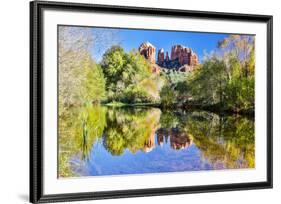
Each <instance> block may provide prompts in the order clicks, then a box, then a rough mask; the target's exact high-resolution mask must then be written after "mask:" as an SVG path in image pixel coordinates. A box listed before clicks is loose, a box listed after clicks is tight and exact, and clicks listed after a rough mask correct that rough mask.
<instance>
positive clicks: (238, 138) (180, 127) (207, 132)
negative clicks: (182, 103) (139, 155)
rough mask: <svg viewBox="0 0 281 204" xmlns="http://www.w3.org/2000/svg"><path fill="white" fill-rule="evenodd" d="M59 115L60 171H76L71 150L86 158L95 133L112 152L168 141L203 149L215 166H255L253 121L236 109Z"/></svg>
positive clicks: (149, 148) (204, 157) (118, 110)
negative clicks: (220, 112) (223, 112)
mask: <svg viewBox="0 0 281 204" xmlns="http://www.w3.org/2000/svg"><path fill="white" fill-rule="evenodd" d="M68 113H69V115H66V116H64V118H62V117H60V123H59V140H60V141H59V144H60V146H59V159H60V160H59V174H60V176H69V175H72V173H71V171H70V170H69V167H68V162H69V158H70V156H71V155H77V153H78V155H81V159H87V158H88V156H89V153H90V152H91V150H92V148H93V144H94V143H95V141H97V139H99V138H102V141H103V146H104V147H105V148H106V150H107V151H108V152H110V153H111V154H112V155H122V154H123V153H124V151H125V150H126V149H127V150H129V151H130V152H131V153H136V152H137V151H143V152H150V151H152V150H153V149H154V148H155V147H157V146H163V145H164V144H169V146H170V147H171V148H172V149H174V150H181V149H186V148H188V147H190V146H191V145H192V144H195V146H196V147H197V148H198V149H199V151H200V154H201V159H202V160H206V161H207V162H208V163H210V164H211V165H212V167H213V168H214V169H222V168H253V167H254V166H255V135H254V121H252V120H251V119H248V118H246V117H242V116H238V115H230V116H228V115H226V116H219V115H216V114H214V113H210V112H206V111H193V112H186V113H184V112H181V111H180V110H177V112H172V111H167V110H162V111H161V110H160V109H157V108H146V109H145V108H115V109H114V108H106V107H100V106H97V107H91V106H89V107H84V108H73V109H72V110H71V111H68Z"/></svg>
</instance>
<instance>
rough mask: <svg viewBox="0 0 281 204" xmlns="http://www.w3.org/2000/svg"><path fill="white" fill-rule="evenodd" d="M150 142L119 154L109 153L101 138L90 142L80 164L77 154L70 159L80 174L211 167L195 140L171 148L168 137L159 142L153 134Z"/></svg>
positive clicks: (148, 171)
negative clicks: (146, 148) (146, 146)
mask: <svg viewBox="0 0 281 204" xmlns="http://www.w3.org/2000/svg"><path fill="white" fill-rule="evenodd" d="M154 142H155V147H154V148H153V149H152V150H151V151H149V152H144V151H143V150H138V151H137V152H136V153H131V152H130V151H129V150H128V149H126V150H125V151H124V153H123V154H122V155H119V156H113V155H111V153H109V152H108V151H107V150H106V149H105V148H104V146H103V141H102V139H99V140H98V141H96V142H95V143H94V145H93V147H92V149H91V152H90V155H89V157H88V159H87V160H86V161H84V162H83V167H81V166H80V165H81V162H82V161H80V160H79V157H73V158H72V161H71V163H72V164H76V165H77V166H80V168H77V169H76V170H75V171H76V173H78V174H79V175H83V176H94V175H114V174H140V173H160V172H175V171H196V170H210V169H212V166H211V165H210V164H209V163H208V162H207V161H204V159H202V158H201V154H200V150H199V149H198V148H197V147H196V145H195V144H191V145H190V146H189V147H186V148H183V149H180V150H175V149H173V148H171V144H170V139H167V141H166V142H165V140H164V142H163V143H162V145H159V144H158V143H157V135H155V137H154ZM74 166H75V165H74Z"/></svg>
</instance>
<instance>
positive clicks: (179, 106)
mask: <svg viewBox="0 0 281 204" xmlns="http://www.w3.org/2000/svg"><path fill="white" fill-rule="evenodd" d="M102 105H103V106H107V107H116V108H122V107H124V108H125V107H155V108H160V109H166V110H174V109H182V110H206V111H210V112H213V113H220V114H239V115H248V116H251V117H254V115H255V110H254V109H253V108H250V109H235V110H233V109H230V108H226V107H222V106H221V105H220V104H214V105H201V104H172V105H170V106H164V105H163V104H161V103H123V102H116V101H114V102H110V103H103V104H102Z"/></svg>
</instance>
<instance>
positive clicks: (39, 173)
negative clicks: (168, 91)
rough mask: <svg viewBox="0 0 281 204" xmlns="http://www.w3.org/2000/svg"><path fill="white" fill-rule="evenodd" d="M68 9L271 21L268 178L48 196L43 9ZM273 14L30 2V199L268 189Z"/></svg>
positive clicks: (270, 180)
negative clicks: (44, 179) (45, 153)
mask: <svg viewBox="0 0 281 204" xmlns="http://www.w3.org/2000/svg"><path fill="white" fill-rule="evenodd" d="M46 9H51V10H68V11H73V12H77V11H79V12H92V11H100V12H107V13H113V12H114V13H120V14H122V13H123V14H138V15H156V16H171V17H191V18H203V19H206V18H208V19H218V20H237V21H250V22H264V23H266V24H267V48H266V53H267V55H266V58H267V120H266V121H267V135H266V137H267V180H266V181H265V182H250V183H236V184H220V185H204V186H186V187H169V188H153V189H138V190H122V191H106V192H85V193H84V192H83V193H71V194H53V195H44V193H43V182H44V181H43V172H44V166H43V136H44V135H43V120H44V114H43V80H44V75H43V60H44V59H43V46H44V45H43V32H42V27H43V24H44V19H43V15H42V13H43V11H44V10H46ZM272 52H273V16H270V15H253V14H238V13H221V12H207V11H187V10H172V9H159V8H144V7H126V6H109V5H94V4H80V3H62V2H44V1H33V2H30V202H32V203H44V202H59V201H77V200H91V199H106V198H124V197H139V196H156V195H157V196H159V195H170V194H187V193H204V192H216V191H232V190H250V189H265V188H272V187H273V150H272V148H273V147H272V146H273V145H272V141H273V135H272V132H273V121H272V120H273V102H272V99H273V87H272V86H273V83H272V80H273V77H272V74H273V67H272V66H273V54H272Z"/></svg>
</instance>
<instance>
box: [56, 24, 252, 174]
mask: <svg viewBox="0 0 281 204" xmlns="http://www.w3.org/2000/svg"><path fill="white" fill-rule="evenodd" d="M255 37H256V36H255V35H254V34H247V33H216V32H195V31H181V30H157V29H140V28H136V29H134V28H123V27H120V28H116V27H97V26H96V27H94V26H79V25H62V24H60V25H57V63H58V67H57V100H58V101H57V109H58V112H57V114H58V120H57V127H58V130H57V132H58V133H57V141H58V147H57V148H58V149H57V154H58V161H57V162H58V164H57V177H58V178H59V179H68V178H75V177H78V178H80V177H97V176H124V175H126V176H129V175H132V174H155V173H157V174H162V173H179V172H185V173H186V172H188V173H194V172H198V171H217V172H224V171H228V170H234V169H255V167H256V161H255V65H256V61H255V59H256V55H255Z"/></svg>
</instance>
